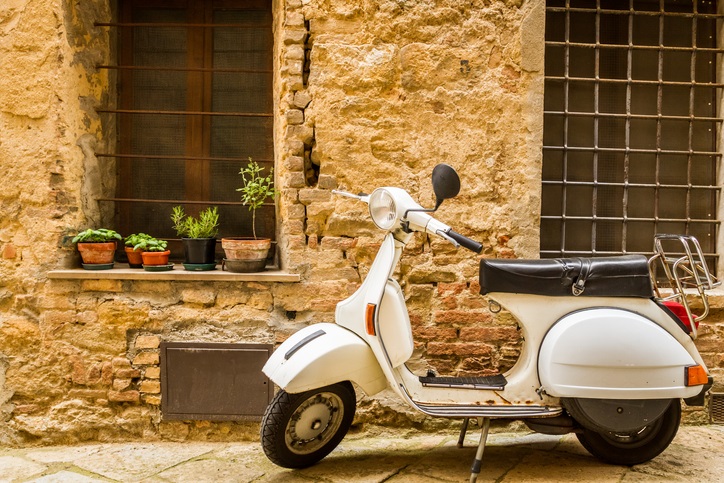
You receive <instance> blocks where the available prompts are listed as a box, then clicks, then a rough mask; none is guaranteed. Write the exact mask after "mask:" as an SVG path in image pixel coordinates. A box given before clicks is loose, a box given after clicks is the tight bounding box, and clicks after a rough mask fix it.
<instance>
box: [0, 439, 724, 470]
mask: <svg viewBox="0 0 724 483" xmlns="http://www.w3.org/2000/svg"><path fill="white" fill-rule="evenodd" d="M477 437H478V435H477V434H476V432H473V431H470V432H469V433H468V437H467V439H466V446H465V447H464V448H462V449H459V448H457V446H456V442H457V435H456V434H454V433H452V432H450V431H444V432H435V433H420V432H403V431H384V430H383V431H374V432H367V431H361V432H358V433H355V434H350V435H348V437H347V438H345V440H344V441H343V442H342V444H341V445H340V446H339V447H338V448H337V449H336V450H335V451H334V452H332V454H331V455H329V456H328V457H327V458H325V459H324V460H323V461H322V462H320V463H319V464H317V465H315V466H313V467H311V468H307V469H304V470H296V471H292V470H286V469H283V468H279V467H277V466H274V465H273V464H272V463H270V462H269V461H268V460H267V459H266V457H265V456H264V453H263V452H262V449H261V447H260V445H259V443H258V442H239V443H208V442H197V443H193V442H191V443H169V442H158V443H153V442H140V443H105V444H89V445H77V446H52V447H33V448H22V449H17V448H0V482H12V483H16V482H53V483H55V482H69V483H71V482H72V483H86V482H109V481H112V482H149V483H166V482H189V483H191V482H193V483H203V482H210V483H211V482H213V483H221V482H292V483H296V482H299V483H302V482H311V481H315V482H342V481H344V482H355V483H378V482H380V483H381V482H389V483H412V482H415V483H418V482H420V483H426V482H430V483H431V482H438V481H443V482H456V481H468V479H469V471H470V464H471V462H472V459H473V456H474V453H475V445H476V442H477V439H476V438H477ZM478 481H480V482H544V481H545V482H567V481H570V482H577V483H580V482H597V483H599V482H600V483H605V482H617V483H619V482H621V483H631V482H655V481H667V482H668V481H682V482H707V483H711V482H724V426H718V425H709V426H684V427H682V428H681V429H680V430H679V433H678V435H677V436H676V439H674V441H673V443H672V444H671V446H670V447H669V448H668V449H667V450H666V451H665V452H664V453H663V454H661V455H660V456H658V457H657V458H655V459H654V460H652V461H650V462H648V463H646V464H642V465H637V466H633V467H623V466H611V465H606V464H604V463H601V462H599V461H598V460H596V459H594V458H593V457H592V456H590V455H589V454H588V453H587V452H586V451H585V450H584V449H583V448H582V447H581V446H580V444H578V441H577V440H576V438H575V436H573V435H565V436H547V435H541V434H535V433H525V432H520V433H512V432H496V433H492V434H490V436H489V438H488V445H487V447H486V450H485V456H484V461H483V470H482V473H481V475H480V477H479V478H478Z"/></svg>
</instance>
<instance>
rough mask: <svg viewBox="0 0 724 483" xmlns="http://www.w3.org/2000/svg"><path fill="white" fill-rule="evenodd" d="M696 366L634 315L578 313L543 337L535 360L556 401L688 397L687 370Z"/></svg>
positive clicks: (602, 311) (694, 388)
mask: <svg viewBox="0 0 724 483" xmlns="http://www.w3.org/2000/svg"><path fill="white" fill-rule="evenodd" d="M696 364H697V362H695V360H694V359H693V358H692V356H691V355H690V354H689V353H688V352H687V350H686V349H685V348H684V347H683V346H682V345H681V344H680V343H679V342H678V341H677V340H676V339H675V338H674V337H673V336H672V335H671V334H669V333H668V332H667V331H666V330H664V329H663V328H662V327H660V326H659V325H657V324H656V323H654V322H653V321H651V320H649V319H647V318H646V317H643V316H641V315H639V314H636V313H634V312H629V311H626V310H620V309H611V308H593V309H589V310H581V311H578V312H575V313H573V314H570V315H568V316H565V317H563V318H562V319H561V320H559V321H558V322H557V323H556V324H555V325H554V326H553V327H552V328H551V330H550V331H549V332H548V333H547V334H546V336H545V339H544V340H543V343H542V344H541V349H540V353H539V358H538V370H539V375H540V381H541V384H542V386H543V389H544V390H545V391H546V393H547V394H549V395H551V396H555V397H576V398H600V399H664V398H666V399H669V398H670V399H674V398H689V397H692V396H695V395H696V394H698V393H699V392H700V391H701V385H698V386H695V385H688V381H687V377H686V372H687V369H686V368H687V367H689V366H695V365H696Z"/></svg>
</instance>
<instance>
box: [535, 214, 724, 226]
mask: <svg viewBox="0 0 724 483" xmlns="http://www.w3.org/2000/svg"><path fill="white" fill-rule="evenodd" d="M541 219H544V220H567V221H591V222H595V221H623V222H629V223H631V222H643V223H651V222H655V223H702V224H706V225H719V224H721V222H720V221H719V220H711V219H708V218H703V219H698V218H696V219H695V218H659V217H654V218H646V217H634V216H593V217H591V216H578V215H575V216H571V215H569V216H562V215H544V216H541Z"/></svg>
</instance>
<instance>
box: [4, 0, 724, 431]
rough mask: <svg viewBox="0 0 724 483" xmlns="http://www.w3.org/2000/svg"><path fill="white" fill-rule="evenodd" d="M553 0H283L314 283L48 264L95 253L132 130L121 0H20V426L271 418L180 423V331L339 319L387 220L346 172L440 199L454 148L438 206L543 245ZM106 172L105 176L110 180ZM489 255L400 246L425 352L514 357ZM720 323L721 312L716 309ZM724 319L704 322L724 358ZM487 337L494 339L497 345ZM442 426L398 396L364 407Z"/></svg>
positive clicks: (13, 285)
mask: <svg viewBox="0 0 724 483" xmlns="http://www.w3.org/2000/svg"><path fill="white" fill-rule="evenodd" d="M543 5H544V4H543V1H542V0H533V1H526V2H521V1H508V2H505V1H479V0H471V1H468V2H459V1H454V0H438V1H432V0H429V1H425V0H389V1H385V0H382V1H371V0H350V1H343V0H286V1H284V0H277V1H276V3H275V6H274V12H275V25H274V29H275V38H276V57H275V67H276V72H277V74H276V79H275V84H276V85H275V92H276V94H277V95H276V100H275V108H276V114H277V118H276V122H275V147H276V157H277V160H276V165H277V170H276V175H277V187H278V188H280V190H281V195H280V197H279V199H278V201H277V211H278V240H279V254H280V259H281V262H282V265H283V267H284V268H285V269H287V270H289V271H292V272H296V273H299V274H300V275H301V276H302V280H301V282H299V283H258V282H245V283H228V282H223V283H222V282H161V281H158V282H154V281H120V280H105V281H102V280H85V281H71V280H48V278H47V272H48V271H49V270H52V269H55V268H61V267H67V266H72V265H74V264H77V255H76V254H75V252H74V250H73V247H71V246H69V245H68V236H69V235H70V234H74V233H75V232H77V231H78V230H80V229H83V228H86V227H87V226H90V225H92V224H95V223H97V222H99V221H100V222H101V223H106V222H107V221H108V220H110V214H109V213H108V212H107V211H104V210H112V206H111V207H106V208H104V207H103V206H104V205H103V204H98V203H96V201H95V199H96V198H97V196H98V195H99V194H105V193H112V192H113V189H114V186H113V183H114V176H113V174H112V173H113V172H114V170H113V165H112V164H109V163H110V161H109V160H108V159H107V158H103V159H101V158H96V157H95V153H97V152H101V151H108V150H109V149H111V148H110V147H111V146H113V144H114V137H113V136H114V135H113V132H114V123H113V119H112V117H108V116H105V117H101V116H99V115H98V114H97V113H96V112H95V109H96V108H97V107H98V106H103V105H112V103H113V99H114V97H115V91H114V88H113V84H114V81H113V78H112V76H111V74H109V73H108V71H106V70H99V69H96V68H95V65H96V64H98V63H106V62H108V59H110V58H111V56H112V51H113V38H112V36H111V33H110V31H109V29H106V28H101V27H95V26H94V22H97V21H101V22H103V21H108V20H110V19H111V18H112V17H113V11H112V6H111V5H110V4H109V3H108V2H107V1H106V0H93V1H83V2H71V1H70V0H10V1H5V2H2V4H1V5H0V67H2V69H3V72H4V74H3V75H2V76H0V166H1V167H2V170H3V173H4V175H3V177H2V189H0V200H1V202H2V204H1V205H0V442H14V443H29V442H51V441H80V440H93V439H96V440H112V439H119V438H144V439H158V438H171V439H184V438H213V439H223V438H238V437H255V436H254V435H255V434H256V428H255V426H254V425H253V424H251V425H250V424H240V423H210V422H207V421H200V422H179V421H176V422H164V421H162V420H161V415H160V411H159V403H160V394H159V377H160V374H159V371H158V344H159V343H160V341H204V342H230V341H243V342H265V343H269V342H281V341H282V340H284V339H285V338H286V337H287V336H288V335H289V334H291V333H293V332H294V331H295V330H297V329H298V328H300V327H302V326H304V325H306V324H308V323H312V322H319V321H331V320H333V315H334V307H335V304H336V302H337V301H338V300H339V299H341V298H343V297H346V296H347V295H348V294H350V293H351V292H353V291H354V290H355V288H356V287H357V286H358V285H359V283H360V282H361V280H362V278H363V277H364V276H365V274H366V273H367V270H368V269H369V266H370V263H371V260H372V258H373V256H374V254H375V251H376V249H377V247H378V246H379V243H380V242H381V239H382V234H381V233H380V232H379V231H378V230H376V229H374V227H373V225H372V224H371V222H369V220H368V216H367V213H366V209H365V207H363V206H360V205H359V204H356V203H354V202H352V201H350V200H344V199H339V198H336V197H333V195H332V194H331V190H332V189H334V188H337V187H340V188H344V189H347V190H350V191H370V190H372V189H373V188H375V187H377V186H380V185H400V186H404V187H406V188H407V189H409V190H410V192H411V193H412V195H413V196H414V197H416V198H418V199H420V200H421V201H422V203H423V204H427V205H429V204H432V202H433V198H432V190H431V187H430V183H429V176H430V172H431V170H432V168H433V166H434V165H435V164H437V163H439V162H447V163H449V164H452V165H453V166H455V167H456V168H457V169H458V170H459V172H460V173H461V175H462V178H463V181H462V191H461V195H460V196H459V197H458V198H456V199H455V200H451V201H449V202H447V203H446V204H445V205H443V207H442V209H441V210H440V211H439V217H440V219H442V220H444V221H446V222H448V223H449V224H451V225H452V226H454V227H455V229H456V230H457V231H459V232H461V233H463V234H466V235H469V236H472V237H474V238H476V239H479V240H481V241H483V242H484V243H485V246H486V250H485V256H490V257H536V256H537V251H538V222H539V214H538V213H539V202H540V158H541V152H540V147H541V142H542V102H543V101H542V95H543V26H544V10H543ZM97 179H101V180H102V181H101V182H100V184H99V183H98V181H96V180H97ZM477 266H478V259H477V257H475V256H472V255H471V254H470V253H469V252H466V251H464V250H460V251H455V250H453V249H452V248H451V247H449V246H448V245H446V244H445V243H442V242H440V241H438V240H431V239H429V238H427V237H423V236H418V237H417V238H415V240H414V242H413V243H412V244H411V246H410V247H409V249H408V250H407V252H406V254H405V255H404V257H403V259H402V263H401V265H400V269H399V275H400V277H401V282H402V285H403V288H404V290H405V294H406V296H407V298H408V303H409V308H410V315H411V319H412V321H413V324H414V327H413V331H414V334H415V337H416V351H415V354H414V356H413V361H412V367H413V368H414V369H416V370H419V371H424V370H425V369H426V368H428V367H432V368H434V369H436V370H437V371H438V372H439V373H441V374H455V373H467V374H489V373H492V372H496V371H498V370H504V369H505V368H508V367H510V366H511V365H512V363H513V362H514V361H515V358H516V356H517V354H518V351H519V348H520V340H519V338H518V334H517V331H516V329H515V325H514V323H513V322H512V321H511V320H510V319H509V317H507V316H505V314H501V315H500V316H496V317H493V316H492V315H491V314H490V312H489V311H488V310H487V302H486V301H485V300H484V299H483V298H482V297H480V296H479V295H478V293H477V292H478V289H479V287H478V284H477ZM716 320H719V319H716ZM722 335H723V334H722V329H721V327H720V326H719V325H717V324H712V325H709V326H707V328H705V329H704V339H703V344H708V345H706V346H705V347H706V349H707V353H706V357H707V358H708V359H707V361H708V362H710V363H711V364H712V365H713V366H716V367H721V366H722V365H724V361H723V360H722V356H721V352H722V351H721V349H720V347H721V344H720V342H719V341H720V340H722ZM477 341H484V342H483V343H480V342H477ZM370 420H375V421H389V422H391V423H394V424H411V422H412V423H416V424H427V422H426V421H424V418H422V417H420V416H419V415H417V416H413V415H411V414H409V413H407V412H405V411H404V409H402V408H401V407H400V405H399V404H397V403H395V402H394V400H393V399H390V398H388V397H387V396H386V395H384V394H383V395H381V396H380V397H376V398H374V399H365V400H364V401H363V402H362V403H361V410H360V421H370Z"/></svg>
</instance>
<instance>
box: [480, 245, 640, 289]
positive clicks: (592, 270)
mask: <svg viewBox="0 0 724 483" xmlns="http://www.w3.org/2000/svg"><path fill="white" fill-rule="evenodd" d="M491 292H507V293H527V294H533V295H548V296H559V297H562V296H573V295H581V296H592V297H646V298H651V297H653V295H654V294H653V289H652V286H651V278H650V276H649V267H648V260H647V259H646V257H645V256H644V255H622V256H617V257H600V258H555V259H543V260H509V259H505V260H503V259H483V260H481V261H480V293H481V294H483V295H485V294H487V293H491Z"/></svg>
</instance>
